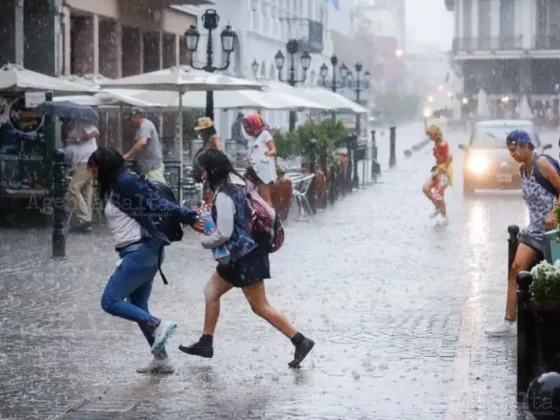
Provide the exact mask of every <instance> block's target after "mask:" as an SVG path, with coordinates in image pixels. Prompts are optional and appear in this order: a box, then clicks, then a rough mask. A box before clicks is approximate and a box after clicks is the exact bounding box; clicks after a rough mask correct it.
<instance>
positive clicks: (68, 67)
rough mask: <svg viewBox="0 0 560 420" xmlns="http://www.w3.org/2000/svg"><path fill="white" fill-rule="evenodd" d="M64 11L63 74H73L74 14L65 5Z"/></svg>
mask: <svg viewBox="0 0 560 420" xmlns="http://www.w3.org/2000/svg"><path fill="white" fill-rule="evenodd" d="M63 13H64V28H63V29H64V37H63V39H64V41H63V42H64V45H63V47H62V54H63V55H64V58H63V59H62V63H63V65H62V66H63V67H62V74H65V75H68V74H72V42H71V40H72V14H71V11H70V8H69V7H65V8H64V10H63Z"/></svg>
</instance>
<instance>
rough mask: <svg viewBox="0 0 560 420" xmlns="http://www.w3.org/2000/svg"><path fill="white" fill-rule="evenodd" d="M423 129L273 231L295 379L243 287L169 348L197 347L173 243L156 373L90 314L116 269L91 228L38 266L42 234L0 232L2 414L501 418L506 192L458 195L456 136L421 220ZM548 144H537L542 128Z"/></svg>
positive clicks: (285, 352)
mask: <svg viewBox="0 0 560 420" xmlns="http://www.w3.org/2000/svg"><path fill="white" fill-rule="evenodd" d="M423 127H424V126H423V124H422V123H414V124H409V125H407V126H404V127H399V129H398V134H397V136H398V146H397V151H398V154H397V166H396V168H394V169H393V170H388V169H387V161H388V145H387V143H388V134H386V135H385V136H379V137H378V143H379V147H380V157H381V162H382V164H383V176H382V178H381V179H380V182H379V183H378V184H377V185H373V186H369V187H367V188H366V189H362V190H360V191H359V192H355V193H353V194H352V195H351V196H348V197H346V198H345V199H344V200H340V201H338V202H337V203H336V205H335V206H334V207H333V208H329V209H328V210H326V211H324V212H322V213H319V214H318V215H317V217H316V220H315V222H296V221H292V222H289V223H288V225H287V227H286V243H285V245H284V247H283V248H282V250H281V251H280V252H279V253H278V254H275V255H273V256H272V257H271V263H272V275H273V279H271V280H270V281H268V282H267V290H268V293H269V297H270V300H271V302H272V303H273V304H274V305H275V306H277V307H278V308H279V309H281V310H282V311H284V312H285V313H286V315H287V316H288V318H290V319H291V320H293V322H294V323H295V325H296V326H297V328H298V329H300V330H301V331H302V332H303V333H304V334H306V335H308V336H309V337H311V338H313V339H314V340H315V341H316V346H315V349H314V350H313V352H312V353H311V354H310V356H309V357H308V359H306V361H305V362H304V363H303V364H302V368H301V369H299V370H290V369H289V368H288V367H287V363H288V361H289V360H291V356H292V354H291V352H292V350H293V347H292V345H291V344H290V342H289V341H288V340H287V339H285V338H284V337H283V336H281V335H280V334H279V333H277V332H276V331H275V330H274V329H273V328H272V327H270V326H268V324H266V323H265V322H264V321H263V320H261V319H259V318H258V317H256V316H254V315H253V314H252V313H251V311H250V308H249V306H248V304H247V303H246V301H245V299H244V298H243V296H242V294H241V293H240V292H239V291H233V292H232V293H230V294H229V295H227V296H226V297H225V298H224V299H223V303H222V313H221V319H220V322H219V324H218V330H217V332H216V336H215V341H214V343H215V344H214V348H215V354H214V358H213V359H210V360H205V359H204V360H203V359H196V358H192V357H189V356H187V355H185V354H183V353H181V352H179V351H178V350H177V346H178V345H179V344H190V343H191V342H192V341H193V340H195V339H196V338H198V336H199V334H200V331H201V327H202V320H203V308H204V300H203V294H202V293H203V292H202V289H203V286H204V284H205V282H206V280H207V279H208V277H209V275H210V273H211V272H212V270H213V266H214V264H213V262H212V258H211V257H210V254H209V253H208V252H206V251H204V250H203V249H202V248H201V247H200V245H199V242H198V238H197V234H195V233H194V232H189V234H188V235H187V237H186V238H185V239H183V241H182V242H181V243H178V244H174V245H172V246H171V247H170V248H168V252H167V257H166V262H165V264H164V267H163V268H164V272H165V273H166V276H167V277H168V279H169V281H170V285H169V286H164V285H163V284H162V283H161V280H160V278H159V275H158V276H157V277H156V280H155V283H154V284H155V287H154V293H153V297H152V300H151V308H150V309H151V311H152V312H153V313H154V314H155V315H157V316H160V317H162V318H164V319H172V320H175V321H177V322H178V323H179V328H178V330H177V333H176V334H175V336H174V337H173V338H172V339H171V342H170V347H169V350H170V354H171V356H172V357H173V359H174V362H175V364H176V373H175V374H173V375H171V376H142V375H138V374H136V373H135V369H136V367H137V366H138V365H140V364H143V363H145V362H147V361H148V360H149V357H150V353H149V349H148V347H147V345H146V343H145V341H144V338H143V336H142V335H141V333H140V331H139V330H138V329H137V327H136V326H135V325H133V324H131V323H129V322H127V321H123V320H121V319H118V318H115V317H111V316H109V315H107V314H105V313H104V312H103V311H102V310H101V308H100V295H101V291H102V289H103V287H104V285H105V282H106V280H107V278H108V276H109V275H110V273H111V272H112V270H113V268H114V266H115V263H116V261H117V255H116V254H115V253H114V251H113V250H112V247H111V243H110V238H109V237H108V235H107V232H105V231H104V230H103V228H102V227H97V228H96V229H95V230H94V233H93V234H92V235H91V236H77V235H70V236H68V254H69V256H68V258H67V259H65V260H63V261H54V260H51V259H50V258H49V253H50V232H49V231H48V230H40V231H23V230H2V231H1V233H0V235H1V238H2V239H1V241H0V276H1V278H2V282H1V283H0V325H1V326H2V328H1V329H0V340H1V342H2V346H1V348H0V384H1V386H0V418H2V419H5V418H7V419H53V420H54V419H91V420H95V419H120V420H124V419H146V420H148V419H150V420H158V419H162V420H163V419H166V420H167V419H193V420H194V419H196V420H204V419H208V420H213V419H317V420H319V419H321V420H327V419H345V420H351V419H352V420H353V419H356V420H357V419H383V420H390V419H399V420H408V419H415V420H417V419H430V420H431V419H454V420H457V419H465V420H474V419H484V420H486V419H488V420H490V419H500V420H509V419H516V418H517V413H516V404H515V339H514V338H501V339H489V338H487V337H485V336H484V334H483V329H484V328H485V327H486V326H488V325H489V324H493V323H495V322H498V321H500V320H501V319H502V317H503V309H504V304H505V302H504V294H505V285H506V277H505V275H506V265H507V242H506V239H507V232H506V229H507V226H508V225H509V224H520V225H524V224H525V223H526V218H527V215H526V210H525V207H524V204H523V202H522V200H521V197H520V192H519V191H513V192H482V193H478V194H477V195H476V196H475V197H473V198H468V199H466V198H464V197H463V194H462V185H461V183H462V168H461V164H462V152H461V151H460V150H459V149H458V148H457V145H458V143H460V142H466V141H467V136H466V134H465V133H463V132H459V131H456V132H452V133H450V135H449V136H448V138H449V141H450V144H451V145H452V151H453V154H454V157H455V162H456V165H455V185H454V187H453V188H451V189H450V190H449V191H448V193H449V195H448V197H449V199H448V208H449V209H448V211H449V220H450V223H449V225H448V226H447V227H438V226H435V225H434V223H433V222H432V221H431V220H430V219H429V218H428V215H429V213H430V212H431V210H432V209H431V208H430V205H429V203H428V202H427V200H426V199H425V197H423V195H422V193H421V190H420V189H421V185H422V182H423V181H424V179H425V178H426V174H427V173H428V171H429V170H430V168H431V166H432V161H433V157H432V156H431V150H430V149H429V147H428V148H425V149H423V150H421V151H420V152H418V153H415V154H414V155H413V156H412V157H410V158H405V157H404V155H403V151H404V150H405V149H407V148H409V147H410V146H411V145H412V144H414V143H417V142H419V141H421V140H422V139H423V138H424V134H423ZM543 140H544V142H545V143H553V144H554V145H555V148H554V149H553V151H552V152H551V155H553V156H556V155H557V147H556V144H557V140H556V135H554V134H546V133H545V134H543Z"/></svg>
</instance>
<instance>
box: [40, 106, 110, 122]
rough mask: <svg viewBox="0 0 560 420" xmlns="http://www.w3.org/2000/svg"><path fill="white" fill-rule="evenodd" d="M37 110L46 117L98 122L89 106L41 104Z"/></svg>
mask: <svg viewBox="0 0 560 420" xmlns="http://www.w3.org/2000/svg"><path fill="white" fill-rule="evenodd" d="M37 109H38V110H40V111H41V112H44V113H45V114H48V115H54V116H55V117H59V118H68V119H71V120H80V121H91V122H98V121H99V115H97V112H95V111H94V110H93V109H92V108H91V107H90V106H84V105H79V104H77V103H75V102H71V101H57V102H43V103H42V104H41V105H39V106H38V107H37Z"/></svg>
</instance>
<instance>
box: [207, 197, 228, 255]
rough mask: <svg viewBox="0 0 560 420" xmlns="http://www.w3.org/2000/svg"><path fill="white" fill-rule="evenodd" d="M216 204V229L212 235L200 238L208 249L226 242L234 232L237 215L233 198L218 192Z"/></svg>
mask: <svg viewBox="0 0 560 420" xmlns="http://www.w3.org/2000/svg"><path fill="white" fill-rule="evenodd" d="M214 206H215V207H216V214H217V217H216V219H217V220H216V230H215V231H214V232H213V233H212V234H211V235H207V236H206V235H204V236H202V238H201V240H200V242H201V244H202V246H203V247H204V248H206V249H215V248H217V247H219V246H220V245H223V244H225V243H226V242H227V241H228V239H229V238H231V235H232V234H233V228H234V215H235V205H234V204H233V200H232V199H231V198H230V197H229V196H228V195H227V194H224V193H218V195H217V196H216V201H215V202H214Z"/></svg>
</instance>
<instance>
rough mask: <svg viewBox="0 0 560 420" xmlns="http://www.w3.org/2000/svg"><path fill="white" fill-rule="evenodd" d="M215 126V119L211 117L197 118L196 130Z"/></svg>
mask: <svg viewBox="0 0 560 420" xmlns="http://www.w3.org/2000/svg"><path fill="white" fill-rule="evenodd" d="M210 127H214V121H212V118H210V117H202V118H199V119H198V120H196V126H195V127H194V130H195V131H201V130H206V129H207V128H210Z"/></svg>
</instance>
